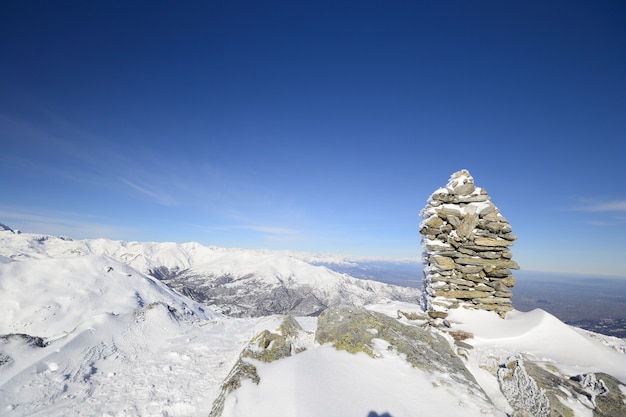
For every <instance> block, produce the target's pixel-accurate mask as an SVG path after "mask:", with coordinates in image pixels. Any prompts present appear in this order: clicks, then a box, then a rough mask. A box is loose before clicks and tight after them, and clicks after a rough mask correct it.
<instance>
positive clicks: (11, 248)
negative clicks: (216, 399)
mask: <svg viewBox="0 0 626 417" xmlns="http://www.w3.org/2000/svg"><path fill="white" fill-rule="evenodd" d="M86 255H105V256H109V257H111V258H114V259H117V260H118V261H120V262H123V263H125V264H127V265H129V266H131V267H133V268H135V269H137V270H139V271H142V272H144V273H146V274H150V275H153V276H155V277H158V278H159V279H162V280H163V281H164V282H165V283H166V284H167V285H169V286H170V287H172V288H174V289H176V290H177V291H179V292H181V293H184V294H185V295H187V296H189V297H190V298H192V299H195V300H196V301H199V302H202V303H204V304H206V305H216V306H217V307H219V308H220V309H221V311H223V312H225V313H227V314H229V315H233V316H240V317H241V316H263V315H267V314H272V313H290V314H297V315H314V314H319V312H321V311H322V310H323V309H325V308H327V307H328V306H331V305H337V304H341V303H348V304H354V305H365V304H369V303H375V302H384V301H390V300H398V301H412V302H419V300H420V298H421V292H420V291H419V290H418V289H415V288H407V287H401V286H394V285H388V284H382V283H380V282H377V281H371V280H363V279H356V278H354V277H351V276H349V275H347V274H340V273H338V272H335V271H332V270H330V269H328V268H326V267H324V266H319V265H313V264H311V263H309V262H306V261H304V260H302V259H299V258H297V257H296V256H301V257H302V258H306V257H307V255H305V254H296V253H287V252H276V251H267V250H244V249H227V248H218V247H213V246H204V245H201V244H199V243H194V242H190V243H182V244H179V243H172V242H165V243H157V242H124V241H112V240H108V239H94V240H79V241H75V240H71V239H62V238H58V237H53V236H41V235H34V234H27V233H22V234H17V233H13V232H11V231H0V256H4V257H9V258H12V259H15V260H25V259H45V258H65V257H79V256H86Z"/></svg>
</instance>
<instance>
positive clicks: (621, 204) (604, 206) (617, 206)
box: [579, 200, 626, 212]
mask: <svg viewBox="0 0 626 417" xmlns="http://www.w3.org/2000/svg"><path fill="white" fill-rule="evenodd" d="M579 210H580V211H596V212H601V211H626V200H621V201H608V202H602V203H592V204H587V205H584V206H582V207H581V208H579Z"/></svg>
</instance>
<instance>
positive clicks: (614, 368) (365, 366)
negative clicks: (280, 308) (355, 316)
mask: <svg viewBox="0 0 626 417" xmlns="http://www.w3.org/2000/svg"><path fill="white" fill-rule="evenodd" d="M3 234H12V236H11V237H6V236H5V237H3ZM15 237H19V238H18V239H15ZM151 248H153V249H154V251H155V254H154V256H155V257H160V258H159V262H163V263H167V264H168V265H171V266H172V267H178V266H183V265H189V264H190V263H191V262H196V263H198V264H200V263H201V261H202V262H208V261H209V260H216V259H217V260H219V259H221V261H220V262H222V265H224V267H225V265H227V264H229V263H233V262H239V263H241V264H242V265H244V264H246V262H248V261H251V260H252V262H253V263H254V262H256V261H255V260H254V259H256V258H255V257H254V256H253V255H250V258H247V257H246V256H247V255H246V254H245V251H239V252H237V251H231V250H227V249H220V248H210V247H204V246H202V245H198V244H193V243H191V244H183V245H180V244H167V243H165V244H154V243H143V244H142V243H126V244H123V243H120V242H113V241H108V240H105V239H101V240H96V241H78V242H77V241H66V240H61V239H57V238H50V237H41V239H34V238H33V236H32V235H31V236H30V237H28V236H26V238H24V237H23V236H22V235H17V234H14V233H13V232H9V231H0V256H2V257H3V258H0V335H8V334H27V335H30V336H37V337H41V338H43V340H44V341H45V342H46V343H47V345H46V346H45V347H37V346H33V345H30V344H29V343H27V342H26V341H25V340H24V339H23V338H22V337H20V336H15V337H9V338H6V339H0V363H2V362H3V361H4V362H5V363H4V364H2V365H0V415H2V416H207V415H208V413H209V411H210V409H211V405H212V403H213V400H214V399H215V398H216V397H217V396H218V393H219V390H220V386H221V384H222V382H223V380H224V378H225V377H226V376H227V375H228V373H229V372H230V370H231V369H232V367H233V365H234V364H235V363H236V361H237V360H238V357H239V354H240V352H241V351H242V349H243V348H244V346H245V345H246V344H247V343H248V342H249V341H250V339H251V338H252V337H253V335H255V334H257V333H258V332H259V331H261V330H263V329H269V330H275V329H276V327H277V326H278V325H279V323H280V322H281V319H280V317H277V316H270V317H262V318H255V319H236V318H231V317H226V316H223V315H221V314H219V313H216V312H215V311H213V310H211V309H210V308H207V307H205V306H201V305H199V304H197V303H195V302H193V301H191V300H190V299H188V298H186V297H184V296H182V295H180V294H178V293H176V292H174V291H172V290H170V289H168V288H167V287H165V286H164V285H163V284H162V283H161V282H160V281H158V280H155V279H153V278H151V277H149V276H147V275H145V274H144V273H143V272H142V271H143V270H145V268H147V267H148V268H149V267H150V265H148V264H149V263H150V262H151V261H152V260H151V259H154V258H150V257H147V256H141V254H142V253H144V254H145V253H150V250H152V249H151ZM156 248H158V251H157V250H156ZM157 252H158V253H157ZM232 253H236V254H238V256H235V255H232ZM267 254H268V257H266V258H264V259H265V262H266V263H265V264H264V265H265V267H266V268H267V270H272V269H274V270H279V271H282V272H284V273H293V272H289V271H288V269H289V268H293V267H294V265H296V266H297V265H298V263H297V262H294V263H291V264H290V263H289V262H287V263H281V262H280V260H281V259H283V258H282V257H278V258H272V256H271V252H269V251H268V252H267ZM192 255H193V256H192ZM133 256H134V257H133ZM199 260H200V261H199ZM275 261H276V263H274V262H275ZM218 263H219V262H218ZM283 269H284V271H283ZM368 308H370V309H372V310H375V311H379V312H382V313H384V314H388V315H389V316H391V317H396V314H397V311H398V310H403V311H415V312H421V310H420V307H419V306H418V305H415V304H409V303H399V302H390V303H380V304H376V305H371V306H369V307H368ZM315 320H316V319H315V318H312V317H305V318H298V321H299V322H300V323H301V324H302V325H303V327H304V328H305V330H307V331H313V330H314V328H315ZM403 320H406V319H403ZM448 321H449V322H450V324H451V326H452V329H453V330H465V331H469V332H471V333H473V334H474V338H472V339H468V340H467V341H466V342H468V343H470V344H471V345H473V346H474V348H473V349H469V350H467V352H466V353H467V355H468V356H467V358H466V359H464V362H465V363H466V365H467V367H468V369H469V370H470V371H471V372H472V373H473V374H474V376H475V378H476V379H477V381H478V382H479V384H480V385H481V386H482V388H483V389H484V390H485V392H486V393H487V395H488V396H489V399H490V400H491V401H492V402H493V404H495V406H494V405H492V404H490V403H488V402H487V401H486V399H485V398H481V397H479V396H472V395H468V392H467V391H466V390H464V389H463V388H462V387H460V386H459V385H455V384H453V383H451V384H442V383H441V381H442V380H445V379H446V375H437V376H436V378H435V376H433V375H429V374H426V373H424V372H423V371H421V370H419V369H416V368H412V367H411V366H410V365H409V364H408V363H407V362H406V361H404V359H403V358H402V356H401V355H398V354H397V353H396V352H395V351H393V350H388V349H387V347H388V345H387V344H386V342H384V341H382V340H378V343H377V345H376V351H377V352H378V354H379V355H380V356H381V357H380V358H377V359H373V358H371V357H369V356H366V355H365V354H356V355H352V354H349V353H346V352H344V351H337V350H335V349H334V348H333V347H331V346H329V345H319V344H316V343H314V342H313V341H312V340H309V341H308V342H307V343H308V345H307V346H306V347H307V350H306V351H304V352H302V353H299V354H297V355H294V356H291V357H289V358H285V359H282V360H279V361H276V362H272V363H257V362H255V365H256V366H257V369H258V373H259V376H260V378H261V380H260V383H259V385H255V384H253V383H252V382H250V381H247V380H245V381H244V382H243V385H242V387H241V388H240V389H238V390H236V391H234V392H232V393H231V394H229V395H228V396H227V397H226V402H225V407H224V414H223V415H224V416H246V417H247V416H304V417H306V416H325V417H332V416H345V417H351V416H354V417H374V416H377V417H381V416H392V417H412V416H416V415H423V416H435V415H436V416H442V417H452V416H461V415H462V416H505V415H506V413H507V412H508V413H510V412H511V409H510V406H509V405H508V403H507V402H506V400H505V399H504V397H503V396H502V394H501V393H500V391H499V389H498V383H497V380H496V378H495V376H493V374H492V373H490V372H488V369H489V368H490V367H496V368H497V366H498V365H499V364H501V363H503V362H504V361H505V360H506V359H507V358H508V357H510V356H512V355H514V354H517V353H524V354H526V355H529V356H531V357H533V358H535V359H536V360H539V361H542V362H545V363H548V364H550V365H552V366H554V367H556V368H558V369H560V370H562V372H564V373H565V374H567V375H575V374H579V373H582V372H593V371H604V372H607V373H609V374H611V375H613V376H615V377H616V378H618V379H619V380H621V382H622V383H626V355H624V353H623V352H624V346H623V343H622V342H623V340H621V339H620V340H621V341H620V342H619V343H621V345H620V346H619V347H620V349H621V352H622V353H620V349H615V348H612V347H611V346H613V347H615V346H614V345H615V343H617V342H615V340H614V338H613V339H609V338H607V337H604V336H601V335H595V334H591V333H590V332H584V331H581V330H579V329H576V328H573V327H570V326H567V325H565V324H564V323H562V322H560V321H559V320H558V319H556V318H555V317H553V316H551V315H550V314H548V313H546V312H544V311H542V310H534V311H531V312H528V313H522V312H518V311H513V312H511V313H509V314H508V315H507V318H506V319H505V320H503V319H500V318H499V317H498V316H497V315H495V314H491V313H489V312H485V311H476V310H465V309H457V310H453V311H452V313H451V314H450V316H449V318H448ZM448 338H449V337H448ZM449 339H450V342H451V343H452V341H451V338H449ZM2 355H5V356H2ZM8 357H10V359H8V360H7V358H8ZM3 358H4V359H3ZM621 389H622V390H625V392H626V388H623V387H622V388H621ZM579 411H580V412H579V413H578V414H577V415H581V416H582V415H590V413H587V411H589V410H579ZM577 412H578V411H577Z"/></svg>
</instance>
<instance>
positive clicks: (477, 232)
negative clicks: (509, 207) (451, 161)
mask: <svg viewBox="0 0 626 417" xmlns="http://www.w3.org/2000/svg"><path fill="white" fill-rule="evenodd" d="M428 202H429V203H428V204H427V205H426V207H425V208H424V209H423V210H422V211H421V212H420V216H422V217H423V218H425V219H426V220H424V221H423V222H422V228H421V230H420V233H421V234H422V236H424V240H423V242H424V241H426V242H425V243H423V244H424V249H425V252H424V254H423V260H424V265H425V266H424V290H425V291H424V294H425V295H426V306H427V308H432V307H433V306H440V307H441V306H443V307H445V308H456V306H458V305H466V306H467V305H468V301H471V302H470V303H469V304H470V305H471V306H473V307H474V308H480V309H485V310H490V311H496V312H497V313H499V314H500V315H501V316H503V315H504V314H505V313H506V312H507V311H510V310H511V309H512V307H511V301H510V298H511V296H512V292H511V290H510V288H511V287H512V286H513V285H514V284H515V279H514V278H512V277H511V274H512V273H511V270H512V269H519V266H518V265H517V263H516V262H515V261H513V260H512V255H511V252H510V250H509V247H510V246H512V245H513V242H514V241H515V239H516V238H517V236H515V235H513V234H511V233H510V232H511V227H510V225H509V223H508V221H507V220H506V218H505V217H504V216H502V215H501V214H500V212H499V210H498V208H497V207H496V206H495V205H494V204H493V203H492V202H491V199H490V197H489V195H488V194H487V192H486V190H484V189H483V188H480V187H477V186H476V185H475V184H474V179H473V178H472V176H471V175H470V174H469V172H468V171H467V170H461V171H458V172H455V173H454V174H452V176H451V177H450V180H449V181H448V184H447V185H446V186H445V188H440V189H438V190H437V191H435V192H434V193H433V194H432V195H431V196H430V198H429V200H428ZM432 236H436V240H437V241H439V242H441V243H442V244H444V242H445V244H446V245H447V246H446V247H442V245H434V244H433V243H432V241H431V240H429V239H431V237H432ZM505 280H506V281H505ZM483 299H486V300H487V301H482V300H483ZM472 300H473V301H472ZM472 303H473V304H472Z"/></svg>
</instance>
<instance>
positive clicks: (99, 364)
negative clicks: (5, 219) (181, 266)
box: [0, 256, 254, 416]
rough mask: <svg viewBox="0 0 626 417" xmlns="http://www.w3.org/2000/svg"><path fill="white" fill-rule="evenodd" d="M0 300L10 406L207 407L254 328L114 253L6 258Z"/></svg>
mask: <svg viewBox="0 0 626 417" xmlns="http://www.w3.org/2000/svg"><path fill="white" fill-rule="evenodd" d="M0 299H1V300H3V302H2V303H0V335H3V336H2V337H1V338H0V357H3V358H4V360H0V362H4V363H3V365H1V366H0V415H15V416H25V415H42V416H44V415H45V416H50V415H56V416H67V415H170V416H172V415H180V416H188V415H206V410H207V409H208V408H209V407H210V404H211V401H212V399H213V398H212V396H214V395H215V394H216V392H217V390H218V388H219V384H220V383H221V380H222V379H223V378H224V376H225V375H226V374H227V373H228V370H229V367H230V366H232V363H233V361H234V360H235V359H236V357H237V355H238V352H239V350H240V349H241V347H242V346H243V345H244V344H245V343H246V342H247V340H248V339H249V338H250V334H252V333H253V328H254V322H253V321H250V320H248V321H242V320H235V319H229V320H227V319H226V318H224V317H222V316H221V315H219V314H217V313H214V312H211V311H209V310H207V309H206V307H203V306H200V305H199V304H197V303H194V302H193V301H191V300H189V299H187V298H186V297H183V296H180V295H179V294H176V293H174V292H173V291H172V290H170V289H169V288H167V287H166V286H165V285H163V284H161V283H160V282H158V281H157V280H155V279H153V278H151V277H148V276H146V275H144V274H142V273H140V272H138V271H136V270H134V269H132V268H130V267H129V266H127V265H125V264H122V263H120V262H118V261H115V260H113V259H111V258H108V257H105V256H85V257H79V258H65V259H45V260H27V261H21V262H17V261H16V262H10V263H4V264H0ZM26 335H29V336H32V337H36V338H41V339H36V340H40V341H41V342H43V343H39V345H37V344H36V343H33V339H30V338H27V336H26ZM42 345H43V346H42Z"/></svg>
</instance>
